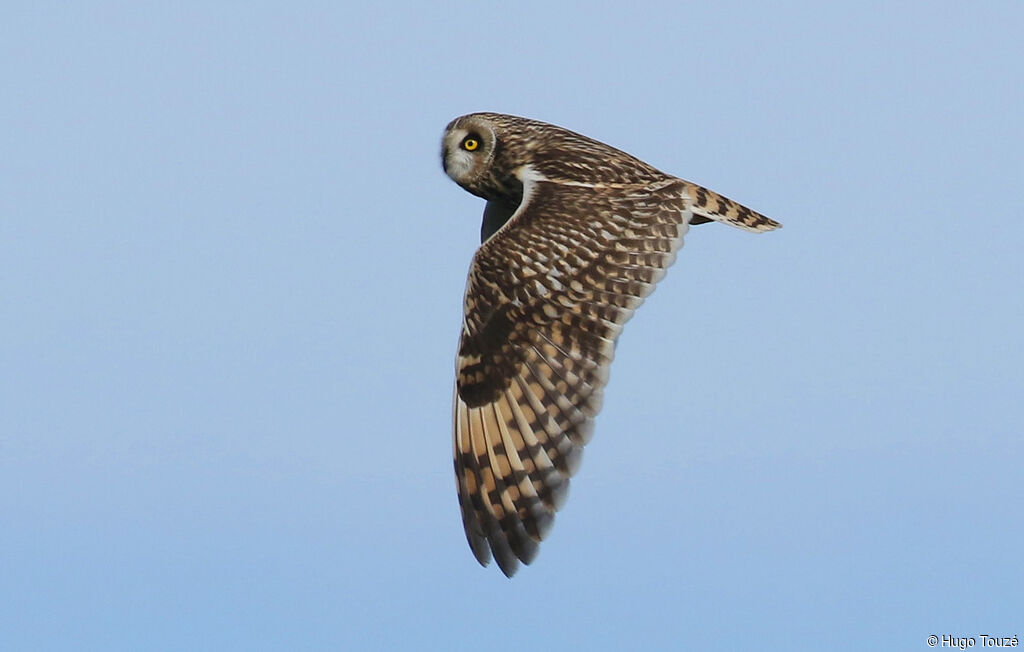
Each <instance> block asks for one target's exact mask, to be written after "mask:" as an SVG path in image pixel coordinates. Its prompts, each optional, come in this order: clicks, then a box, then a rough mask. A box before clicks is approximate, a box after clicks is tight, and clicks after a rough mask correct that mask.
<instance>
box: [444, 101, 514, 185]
mask: <svg viewBox="0 0 1024 652" xmlns="http://www.w3.org/2000/svg"><path fill="white" fill-rule="evenodd" d="M499 149H500V144H499V130H498V125H496V124H495V123H494V122H493V121H491V120H489V119H487V118H485V117H484V116H481V115H465V116H462V117H461V118H456V119H455V120H452V121H451V122H450V123H449V124H448V127H447V128H445V131H444V137H443V139H442V141H441V165H442V167H443V168H444V171H445V173H446V174H447V175H448V176H449V177H451V179H452V181H454V182H455V183H457V184H459V185H460V186H462V187H463V188H465V189H466V190H468V191H469V192H471V193H473V194H474V195H478V196H480V197H484V198H487V199H491V198H493V196H492V195H493V194H494V192H493V191H494V188H493V185H494V183H493V179H492V175H493V172H494V159H495V156H496V155H497V153H498V150H499Z"/></svg>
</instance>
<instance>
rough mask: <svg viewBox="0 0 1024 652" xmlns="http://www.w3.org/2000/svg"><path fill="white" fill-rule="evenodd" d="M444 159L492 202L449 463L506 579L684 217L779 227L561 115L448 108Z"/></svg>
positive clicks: (460, 364)
mask: <svg viewBox="0 0 1024 652" xmlns="http://www.w3.org/2000/svg"><path fill="white" fill-rule="evenodd" d="M442 161H443V165H444V169H445V171H446V172H447V173H448V175H449V176H450V177H451V178H452V179H453V180H454V181H455V182H456V183H458V184H459V185H460V186H462V187H463V188H465V189H466V190H468V191H469V192H471V193H473V194H475V195H478V196H480V197H483V198H484V199H487V200H488V203H487V208H486V209H485V211H484V224H483V228H482V230H481V236H482V240H483V243H482V244H481V245H480V248H479V249H478V250H477V252H476V255H475V256H474V257H473V263H472V265H471V267H470V272H469V281H468V284H467V287H466V297H465V313H464V318H463V324H462V337H461V340H460V343H459V353H458V359H457V362H456V383H455V400H454V403H455V406H454V429H455V442H454V443H455V446H454V456H455V474H456V480H457V485H458V491H459V503H460V507H461V510H462V521H463V525H464V526H465V530H466V537H467V539H468V540H469V545H470V547H471V548H472V550H473V554H474V555H475V556H476V558H477V560H478V561H479V562H480V563H481V564H483V565H486V564H487V563H488V562H489V561H490V558H491V556H492V555H493V556H494V558H495V559H496V560H497V562H498V566H499V567H500V568H501V570H502V572H504V573H505V575H507V576H509V577H511V576H512V575H513V574H514V573H515V572H516V570H517V569H518V566H519V562H523V563H526V564H528V563H530V562H531V561H532V560H533V558H534V556H535V555H536V553H537V548H538V543H539V542H540V541H541V540H542V539H543V538H544V537H545V536H546V534H547V532H548V530H549V529H550V527H551V524H552V522H553V520H554V514H555V512H556V511H557V510H558V509H559V508H560V507H561V505H562V503H563V502H564V500H565V496H566V492H567V490H568V485H569V478H570V477H571V476H572V475H573V474H574V473H575V471H576V469H577V468H578V467H579V462H580V458H581V455H582V451H583V446H584V445H585V444H586V443H587V442H588V441H589V439H590V434H591V432H592V428H593V419H594V417H595V416H596V415H597V413H598V411H599V410H600V409H601V396H602V392H603V390H604V386H605V385H606V384H607V382H608V369H609V366H610V365H611V362H612V357H613V355H614V352H615V341H616V339H617V338H618V336H619V334H620V333H621V332H622V327H623V325H624V324H625V323H626V321H628V320H629V318H630V317H631V316H632V314H633V311H634V310H636V308H637V307H638V306H639V305H640V304H641V303H642V302H643V300H644V299H645V298H646V297H647V296H648V295H649V294H650V293H651V292H652V291H653V290H654V286H655V284H656V283H657V282H658V281H659V280H660V279H661V278H662V277H663V276H664V274H665V270H666V269H667V268H668V266H669V265H671V264H672V262H673V260H674V259H675V256H676V252H677V251H678V250H679V248H680V247H681V246H682V243H683V235H684V234H685V233H686V231H687V229H688V227H689V225H690V224H698V223H702V222H708V221H719V222H725V223H727V224H731V225H733V226H737V227H739V228H743V229H746V230H749V231H767V230H771V229H775V228H778V227H779V226H781V225H780V224H778V223H777V222H774V221H772V220H770V219H768V218H767V217H765V216H763V215H760V214H759V213H755V212H754V211H752V210H750V209H748V208H746V207H745V206H741V205H740V204H737V203H735V202H733V201H731V200H729V199H726V198H725V197H722V196H721V195H718V194H716V193H714V192H712V191H710V190H707V189H705V188H702V187H700V186H697V185H695V184H692V183H690V182H688V181H684V180H682V179H678V178H676V177H673V176H670V175H667V174H664V173H663V172H659V171H658V170H656V169H655V168H653V167H651V166H650V165H647V164H646V163H644V162H643V161H640V160H639V159H636V158H634V157H632V156H630V155H629V154H626V153H624V152H621V151H619V150H617V149H615V148H613V147H609V146H608V145H605V144H603V143H600V142H598V141H595V140H592V139H590V138H587V137H585V136H581V135H580V134H576V133H573V132H571V131H568V130H566V129H562V128H561V127H556V126H554V125H549V124H545V123H543V122H537V121H534V120H528V119H525V118H518V117H515V116H508V115H501V114H495V113H476V114H471V115H467V116H462V117H461V118H457V119H456V120H453V121H452V122H451V123H450V124H449V125H448V127H447V129H446V130H445V135H444V139H443V143H442Z"/></svg>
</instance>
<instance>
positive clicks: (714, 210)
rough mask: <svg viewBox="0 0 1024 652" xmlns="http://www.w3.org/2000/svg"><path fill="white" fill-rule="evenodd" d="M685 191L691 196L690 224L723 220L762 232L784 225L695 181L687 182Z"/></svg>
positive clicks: (689, 206)
mask: <svg viewBox="0 0 1024 652" xmlns="http://www.w3.org/2000/svg"><path fill="white" fill-rule="evenodd" d="M685 183H686V186H685V191H684V192H685V193H686V194H687V195H688V196H689V202H688V208H689V209H690V210H691V211H692V212H693V215H694V216H693V218H692V219H691V220H690V224H703V223H705V222H710V221H715V222H723V223H725V224H729V225H731V226H735V227H737V228H740V229H744V230H746V231H753V232H755V233H760V232H762V231H771V230H773V229H778V228H781V227H782V224H780V223H778V222H776V221H775V220H773V219H771V218H768V217H765V216H764V215H761V214H760V213H758V212H755V211H752V210H750V209H749V208H747V207H746V206H744V205H743V204H738V203H736V202H734V201H733V200H731V199H729V198H728V197H723V196H722V195H719V194H718V193H717V192H714V191H713V190H708V189H707V188H704V187H702V186H698V185H697V184H695V183H690V182H689V181H687V182H685Z"/></svg>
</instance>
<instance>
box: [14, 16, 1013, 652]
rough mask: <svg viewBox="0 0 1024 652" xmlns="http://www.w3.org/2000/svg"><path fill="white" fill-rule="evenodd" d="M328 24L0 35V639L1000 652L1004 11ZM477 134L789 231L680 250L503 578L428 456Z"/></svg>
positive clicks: (198, 21)
mask: <svg viewBox="0 0 1024 652" xmlns="http://www.w3.org/2000/svg"><path fill="white" fill-rule="evenodd" d="M359 4H360V5H362V6H352V5H353V3H328V2H324V3H280V4H279V5H270V4H266V3H243V2H224V3H181V4H179V3H162V5H161V4H150V3H117V4H113V3H111V4H108V3H54V4H49V3H27V2H26V3H6V4H5V5H4V7H3V8H2V9H0V74H2V80H0V81H2V89H3V90H2V96H3V98H2V100H0V309H2V319H0V369H2V375H0V391H2V393H0V430H2V432H0V648H2V649H4V650H229V649H240V650H241V649H281V650H285V649H307V650H321V649H323V650H327V649H386V648H393V649H407V650H430V649H448V648H469V647H470V646H472V647H474V648H476V649H485V650H543V649H577V647H575V646H579V648H578V649H595V650H603V649H669V648H679V647H684V646H689V647H693V648H694V649H742V650H748V649H765V650H770V649H780V650H786V649H808V650H825V649H834V650H847V649H848V650H865V649H891V650H923V649H928V648H927V646H926V637H927V636H928V635H929V634H936V635H939V636H941V635H943V634H947V635H954V636H975V637H980V635H981V634H988V635H992V636H1010V635H1013V634H1017V635H1018V636H1024V555H1022V554H1021V550H1022V549H1024V507H1022V505H1024V500H1022V495H1021V494H1022V487H1024V467H1022V460H1024V407H1022V401H1024V380H1022V371H1021V370H1022V368H1024V347H1022V345H1021V337H1022V332H1024V262H1022V261H1024V256H1022V246H1024V210H1022V204H1024V201H1022V198H1021V193H1022V190H1024V154H1022V152H1024V128H1022V119H1021V116H1022V115H1024V40H1022V36H1021V35H1022V34H1024V6H1022V5H1021V3H1019V2H970V3H968V2H964V3H899V2H896V3H894V2H879V3H870V2H869V3H864V2H850V3H841V4H836V3H827V6H826V5H822V4H821V3H792V2H780V3H731V2H722V3H707V2H703V3H678V2H666V3H661V4H657V3H650V4H645V3H637V2H630V3H621V4H619V5H618V6H615V7H611V6H606V7H604V8H599V7H598V5H596V4H595V5H589V4H582V3H581V4H569V3H555V2H519V3H500V4H498V3H494V4H491V3H477V2H464V3H446V4H445V5H444V6H443V7H442V5H441V4H439V3H417V4H411V3H410V4H405V5H403V4H401V3H394V4H389V3H359ZM371 4H373V5H374V6H372V7H370V6H368V5H371ZM346 5H347V6H346ZM478 110H493V111H501V112H507V113H515V114H520V115H525V116H529V117H533V118H538V119H542V120H546V121H549V122H554V123H557V124H561V125H563V126H566V127H569V128H571V129H574V130H576V131H580V132H582V133H585V134H587V135H590V136H593V137H595V138H598V139H600V140H603V141H605V142H608V143H609V144H612V145H615V146H617V147H620V148H622V149H625V150H626V151H628V152H630V153H632V154H635V155H636V156H638V157H640V158H642V159H644V160H646V161H648V162H650V163H652V164H653V165H655V166H657V167H659V168H661V169H663V170H665V171H668V172H671V173H673V174H677V175H679V176H682V177H684V178H686V179H689V180H692V181H695V182H697V183H701V184H703V185H706V186H708V187H710V188H712V189H714V190H717V191H719V192H721V193H723V194H725V195H727V196H729V197H731V198H733V199H735V200H737V201H740V202H742V203H744V204H747V205H749V206H750V207H752V208H754V209H756V210H758V211H761V212H763V213H765V214H767V215H769V216H771V217H773V218H776V219H778V220H780V221H781V222H783V223H784V224H785V228H784V229H782V230H781V231H778V232H773V233H769V234H764V235H757V236H755V235H751V234H748V233H744V232H741V231H738V230H734V229H729V228H726V227H723V226H719V225H713V224H712V225H705V226H699V227H695V228H694V229H693V230H692V231H691V232H690V234H689V235H688V236H687V244H686V247H684V249H683V251H682V252H681V254H680V256H679V259H678V262H677V263H676V265H675V266H674V267H673V268H672V270H671V272H670V273H669V274H668V277H667V278H666V280H665V281H664V282H663V283H662V284H661V286H660V287H659V289H658V291H657V292H656V293H655V294H654V296H653V297H651V299H650V300H649V301H648V302H647V304H646V305H645V306H644V307H643V309H641V310H640V311H639V312H638V314H637V316H636V318H635V319H634V320H633V321H632V322H631V323H630V324H629V326H628V327H627V328H626V330H625V333H624V335H623V337H622V339H621V340H620V342H619V347H618V354H617V360H616V363H615V365H614V367H613V369H612V380H611V384H610V386H609V387H608V391H607V392H606V402H605V408H604V411H603V413H602V414H601V416H600V417H599V419H598V421H597V428H596V433H595V437H594V439H593V442H592V443H591V445H590V446H589V447H588V449H587V454H586V456H585V460H584V463H583V467H582V469H581V471H580V473H579V474H578V475H577V477H576V479H575V480H574V482H573V488H572V494H571V496H570V499H569V501H568V503H567V505H566V507H565V508H564V509H563V511H562V512H561V513H560V515H559V518H558V519H557V522H556V525H555V528H554V529H553V531H552V533H551V536H550V537H549V539H548V540H547V541H546V542H545V543H544V545H543V546H542V548H541V553H540V555H539V557H538V558H537V560H536V561H535V562H534V564H533V565H531V566H530V567H528V568H525V569H523V570H521V571H520V573H519V575H518V576H517V577H516V578H515V579H514V580H511V581H510V580H507V579H506V578H504V577H503V576H502V575H501V574H500V573H499V572H498V570H497V568H495V567H493V566H492V567H490V568H487V569H483V568H480V567H479V566H478V565H477V564H476V562H475V561H474V560H473V558H472V556H471V554H470V552H469V549H468V546H467V545H466V542H465V539H464V536H463V533H462V526H461V522H460V519H459V514H458V508H457V503H456V498H455V484H454V480H453V478H452V470H451V460H450V455H451V443H450V437H451V434H450V430H451V424H450V419H451V391H452V379H453V366H454V353H455V345H456V340H457V336H458V328H459V324H460V319H461V302H462V292H463V288H464V283H465V274H466V270H467V268H468V265H469V260H470V257H471V256H472V254H473V251H474V249H475V247H476V245H477V244H478V237H479V225H480V214H481V212H482V210H483V202H482V201H480V200H479V199H477V198H475V197H472V196H470V195H469V194H467V193H465V192H464V191H462V190H461V189H459V188H458V187H457V186H456V185H454V184H453V183H451V182H450V181H449V180H448V179H447V178H446V177H445V176H444V175H443V173H442V171H441V168H440V163H439V155H438V154H439V153H438V150H439V142H440V136H441V131H442V129H443V128H444V126H445V124H446V123H447V122H448V121H449V120H451V119H452V118H453V117H455V116H457V115H460V114H463V113H468V112H471V111H478ZM978 640H979V644H980V638H979V639H978Z"/></svg>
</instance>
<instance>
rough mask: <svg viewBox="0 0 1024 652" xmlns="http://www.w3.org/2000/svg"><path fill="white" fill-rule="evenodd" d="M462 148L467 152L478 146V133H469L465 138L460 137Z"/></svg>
mask: <svg viewBox="0 0 1024 652" xmlns="http://www.w3.org/2000/svg"><path fill="white" fill-rule="evenodd" d="M461 147H462V149H464V150H466V151H467V152H472V151H475V150H477V149H479V148H480V135H479V134H476V133H472V132H471V133H469V134H468V135H467V136H466V137H465V138H463V139H462V145H461Z"/></svg>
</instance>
